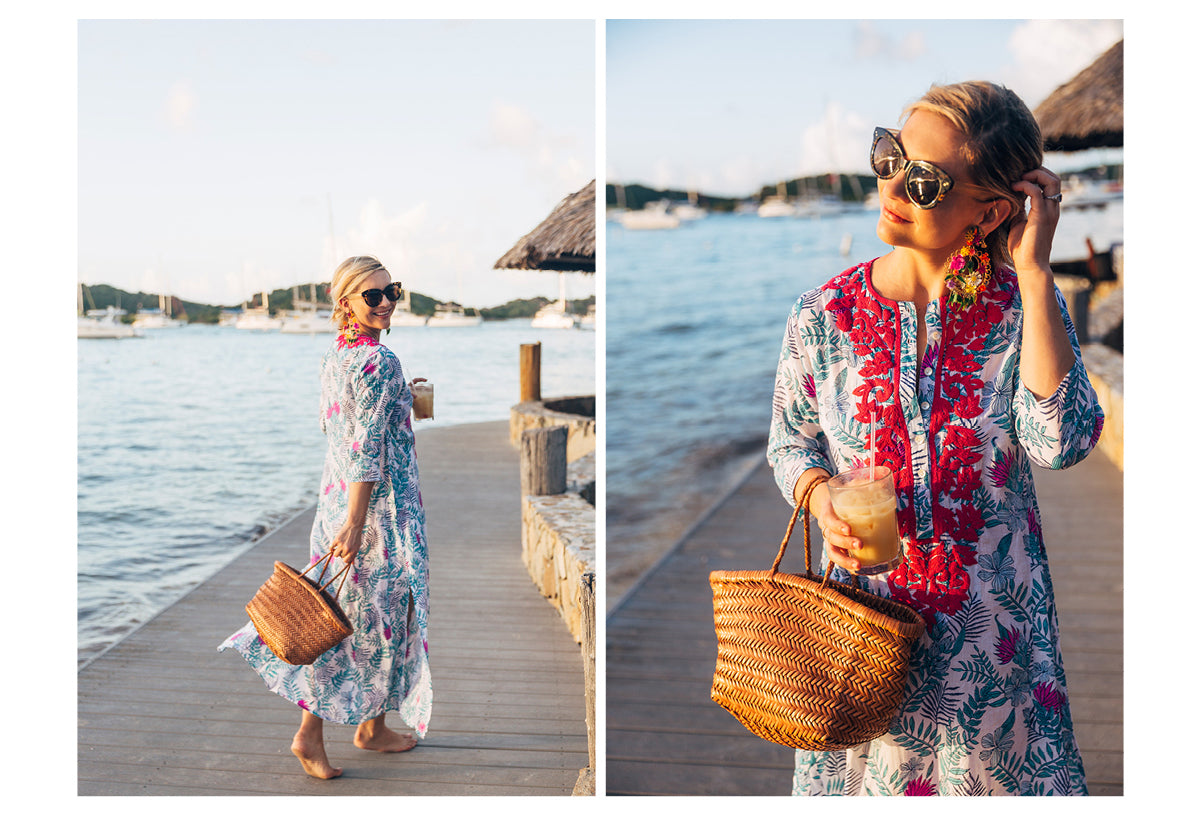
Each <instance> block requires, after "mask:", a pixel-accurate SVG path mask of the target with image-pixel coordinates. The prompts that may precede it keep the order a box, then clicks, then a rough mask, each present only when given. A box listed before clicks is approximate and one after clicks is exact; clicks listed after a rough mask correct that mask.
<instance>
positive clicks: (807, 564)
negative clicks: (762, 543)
mask: <svg viewBox="0 0 1200 813" xmlns="http://www.w3.org/2000/svg"><path fill="white" fill-rule="evenodd" d="M828 479H829V478H828V477H820V476H818V477H814V478H813V479H812V481H811V482H809V484H808V485H806V486H805V487H804V493H803V494H801V496H800V499H799V500H798V501H797V502H796V510H795V511H793V512H792V518H791V520H790V521H789V522H788V526H787V530H786V531H784V534H783V541H782V542H780V543H779V553H778V555H776V557H775V562H774V563H773V564H772V565H771V576H772V577H773V576H775V574H777V573H778V572H779V563H780V562H781V561H783V554H784V552H785V551H786V550H787V544H788V539H790V538H791V536H792V528H793V527H795V525H796V519H797V518H798V517H799V516H800V512H801V511H803V512H804V571H805V573H807V574H808V576H809V578H814V576H813V571H812V545H811V541H810V536H811V533H812V532H811V530H810V529H809V527H808V525H809V516H810V515H809V510H808V503H809V501H810V500H811V499H812V494H813V492H814V491H816V489H817V486H819V485H821V483H824V482H825V481H826V480H828ZM832 573H833V561H832V560H831V561H830V562H829V565H828V566H827V567H826V568H825V578H824V579H822V580H821V586H822V587H824V586H825V585H827V584H829V577H830V575H831V574H832ZM854 584H855V586H856V587H857V586H858V574H857V573H855V574H854Z"/></svg>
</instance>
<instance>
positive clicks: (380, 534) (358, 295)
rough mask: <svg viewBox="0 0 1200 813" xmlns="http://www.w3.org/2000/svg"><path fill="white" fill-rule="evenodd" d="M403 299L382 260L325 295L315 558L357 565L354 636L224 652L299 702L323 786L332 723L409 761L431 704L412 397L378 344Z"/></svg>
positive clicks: (362, 263)
mask: <svg viewBox="0 0 1200 813" xmlns="http://www.w3.org/2000/svg"><path fill="white" fill-rule="evenodd" d="M400 293H401V287H400V283H399V282H393V281H392V278H391V275H390V274H389V273H388V271H387V269H386V268H384V266H383V265H382V264H381V263H380V262H379V260H377V259H375V258H374V257H351V258H349V259H347V260H346V261H344V262H343V263H342V264H341V265H339V266H338V268H337V270H336V271H334V274H333V284H332V286H331V289H330V294H331V299H332V300H333V302H334V305H335V306H334V312H333V320H334V322H335V324H337V325H338V327H339V331H338V335H337V337H336V338H335V339H334V341H333V344H332V345H331V346H330V348H329V350H328V351H327V352H326V353H325V357H324V358H323V359H322V361H321V411H320V423H321V429H322V431H323V432H324V433H325V435H326V437H327V438H328V441H329V447H328V452H327V454H326V457H325V467H324V471H323V473H322V475H321V486H320V490H319V493H318V504H317V516H316V520H315V521H314V522H313V528H312V535H311V539H310V552H311V560H310V561H314V562H315V561H318V560H319V559H321V558H322V557H324V556H325V554H326V553H328V552H330V551H332V552H333V555H334V556H335V557H338V558H340V559H342V560H344V561H345V562H347V563H350V565H351V572H350V574H349V576H348V577H347V579H346V582H345V585H344V587H343V588H342V591H341V596H340V603H341V606H342V609H343V610H344V611H345V613H346V615H347V616H348V617H349V619H350V622H351V625H352V627H353V629H354V633H353V634H352V635H351V636H350V637H348V638H346V639H345V640H344V641H342V642H341V643H340V644H338V645H337V646H335V647H334V648H333V649H331V650H329V651H328V652H326V653H325V654H323V655H321V657H319V658H318V659H317V660H316V662H314V663H313V664H312V665H310V666H293V665H291V664H288V663H286V662H284V661H282V660H280V659H279V658H276V657H275V655H274V654H272V652H271V651H270V649H268V648H267V647H266V645H265V644H264V643H263V642H262V639H260V638H259V637H258V635H257V633H256V632H255V630H254V626H253V624H247V625H246V626H245V627H243V628H242V629H241V630H239V631H238V632H236V633H234V634H233V635H231V636H230V637H229V638H228V639H227V640H226V641H225V642H224V643H223V644H222V645H221V647H220V648H221V649H225V648H227V647H232V648H234V649H236V650H237V651H238V652H240V653H242V655H243V656H244V657H245V658H246V660H247V661H248V662H249V664H250V665H251V667H253V668H254V670H255V671H256V672H258V673H259V675H261V676H262V678H263V680H264V681H265V682H266V684H267V688H269V689H270V690H271V691H273V692H275V693H277V694H279V695H281V696H283V697H285V698H287V699H288V700H290V701H292V702H293V703H295V704H296V705H298V706H300V708H301V712H300V714H301V722H300V729H299V731H297V732H296V735H295V737H294V738H293V740H292V753H294V754H295V755H296V757H297V758H298V759H299V760H300V764H301V765H302V766H303V768H304V770H305V772H306V773H308V774H309V775H311V776H315V777H317V778H319V779H332V778H334V777H336V776H339V775H340V774H341V773H342V769H341V768H336V767H333V766H332V765H331V764H330V763H329V759H328V757H327V755H326V752H325V742H324V730H323V725H324V721H325V720H329V721H332V722H335V723H342V724H347V725H354V726H356V727H357V728H356V730H355V733H354V744H355V745H356V746H358V747H359V748H363V749H367V750H373V751H385V752H398V751H406V750H408V749H410V748H412V747H413V746H415V745H416V744H417V737H424V736H425V732H426V728H427V726H428V722H429V713H430V707H431V704H432V700H433V690H432V684H431V681H430V672H429V657H428V646H427V640H426V617H427V610H428V592H427V584H428V580H429V568H428V559H427V555H426V546H425V511H424V507H423V506H422V503H421V491H420V481H419V477H418V473H417V458H416V453H415V448H414V437H413V431H412V424H411V419H410V413H411V409H412V389H411V386H410V385H409V384H406V383H405V381H404V376H403V372H402V370H401V368H400V362H399V361H398V360H397V358H396V356H395V355H394V354H393V353H392V351H391V350H390V349H389V348H387V347H385V346H384V345H383V344H381V343H380V341H379V337H380V334H381V332H382V331H384V330H387V329H388V328H389V326H390V325H391V317H392V311H393V310H394V309H395V306H396V305H395V303H396V300H397V299H399V297H400ZM420 380H423V379H415V380H414V382H413V383H416V381H420ZM389 711H396V712H399V714H400V716H401V718H402V719H403V720H404V722H405V723H406V724H408V725H409V726H410V727H411V728H413V729H414V731H415V732H416V736H414V735H413V734H408V733H400V732H397V731H394V730H392V729H391V728H389V727H388V726H387V725H386V723H385V720H384V715H385V714H386V713H387V712H389Z"/></svg>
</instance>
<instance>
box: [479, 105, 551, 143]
mask: <svg viewBox="0 0 1200 813" xmlns="http://www.w3.org/2000/svg"><path fill="white" fill-rule="evenodd" d="M489 125H490V131H491V139H492V143H494V144H497V145H500V146H503V147H508V148H510V149H513V150H516V151H517V152H522V153H528V152H531V151H536V150H537V148H538V145H539V138H538V135H539V132H540V131H541V125H540V124H539V123H538V121H537V119H535V118H534V117H533V115H532V114H531V113H530V112H529V111H528V110H526V109H524V108H523V107H518V106H517V105H514V104H507V103H505V102H495V103H494V104H493V105H492V112H491V117H490V120H489Z"/></svg>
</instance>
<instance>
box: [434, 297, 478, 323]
mask: <svg viewBox="0 0 1200 813" xmlns="http://www.w3.org/2000/svg"><path fill="white" fill-rule="evenodd" d="M425 324H426V325H428V326H429V327H475V326H477V325H481V324H483V317H482V316H480V315H478V314H476V315H475V316H467V314H466V311H464V310H463V309H462V306H461V305H458V304H457V303H454V302H447V303H446V304H444V305H438V306H437V309H436V310H435V311H434V313H433V316H430V317H429V321H428V322H426V323H425Z"/></svg>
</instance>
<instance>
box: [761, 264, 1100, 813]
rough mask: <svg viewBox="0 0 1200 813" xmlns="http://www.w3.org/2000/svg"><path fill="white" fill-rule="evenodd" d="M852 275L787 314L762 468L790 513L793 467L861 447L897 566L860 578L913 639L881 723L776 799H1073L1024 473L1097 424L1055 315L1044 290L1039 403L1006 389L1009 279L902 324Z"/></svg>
mask: <svg viewBox="0 0 1200 813" xmlns="http://www.w3.org/2000/svg"><path fill="white" fill-rule="evenodd" d="M871 267H872V263H869V262H868V263H864V264H862V265H859V266H856V267H854V268H851V269H848V270H847V271H845V272H843V273H842V274H840V275H838V276H837V277H835V278H834V279H833V280H831V281H830V282H828V283H827V284H826V285H824V286H823V287H821V288H818V289H816V290H813V291H810V292H808V293H806V294H804V295H803V296H802V297H801V298H800V299H799V301H798V302H797V303H796V305H795V306H794V308H793V310H792V313H791V315H790V317H789V319H788V323H787V331H786V334H785V337H784V342H783V349H782V352H781V354H780V360H779V369H778V374H777V377H776V383H775V398H774V404H773V410H772V422H771V432H770V441H769V448H768V458H769V460H770V463H771V465H772V467H773V469H774V472H775V477H776V481H777V482H778V484H779V487H780V489H781V490H782V491H783V494H784V495H785V497H786V498H787V499H788V501H789V502H793V501H794V497H793V487H794V485H795V483H796V481H797V479H798V478H799V477H800V475H801V473H802V472H804V471H805V470H806V469H808V468H811V467H814V466H815V467H820V468H824V469H826V470H827V471H829V472H831V473H839V472H843V471H846V470H847V469H850V468H854V467H858V466H863V465H869V461H870V458H871V447H872V445H874V447H875V449H874V452H875V460H876V463H877V464H880V465H886V466H888V467H889V468H890V469H891V470H892V471H893V472H896V494H897V518H898V522H899V526H900V534H901V536H902V537H904V540H905V556H904V558H903V560H902V562H901V564H900V565H899V566H898V567H897V568H896V569H895V570H893V571H892V572H891V573H884V574H880V575H877V576H862V577H860V579H861V582H862V586H863V587H865V588H866V589H868V590H870V591H872V592H874V593H876V594H878V595H884V596H888V597H890V598H893V599H895V600H897V601H900V602H903V603H905V604H908V605H909V606H912V607H913V608H915V609H916V610H917V611H918V612H919V613H921V615H922V616H923V617H924V619H925V624H926V632H925V634H924V635H923V636H922V637H921V639H920V640H919V641H918V643H917V644H916V645H915V646H914V648H913V655H912V665H911V670H910V674H909V679H908V685H907V688H906V692H905V696H904V701H903V704H902V707H901V711H900V714H899V716H898V718H897V720H896V722H895V724H894V725H893V727H892V729H891V731H890V732H889V733H888V734H886V735H884V736H883V737H880V738H878V739H876V740H874V741H872V742H870V743H867V744H865V745H862V746H859V747H857V748H852V749H849V750H845V751H834V752H828V753H823V752H810V751H797V752H796V770H795V776H794V779H793V793H794V794H797V795H827V794H828V795H993V794H994V795H1009V794H1025V795H1051V794H1071V795H1083V794H1086V793H1087V786H1086V784H1085V780H1084V774H1083V764H1082V761H1081V758H1080V755H1079V750H1078V748H1077V746H1076V742H1075V735H1074V732H1073V729H1072V725H1071V712H1070V707H1069V705H1068V703H1067V685H1066V678H1065V675H1064V673H1063V666H1062V654H1061V651H1060V648H1059V640H1058V619H1057V615H1056V612H1055V608H1054V592H1053V588H1052V586H1051V582H1050V572H1049V570H1048V568H1047V562H1046V551H1045V548H1044V547H1043V544H1042V528H1041V520H1040V517H1039V513H1038V506H1037V500H1036V497H1035V495H1034V486H1033V477H1032V470H1031V467H1030V463H1031V461H1032V462H1033V463H1036V464H1037V465H1039V466H1043V467H1047V468H1052V469H1058V468H1064V467H1067V466H1070V465H1073V464H1074V463H1077V462H1079V461H1080V460H1082V459H1083V458H1084V457H1085V456H1086V455H1087V454H1088V452H1089V451H1091V449H1092V448H1093V447H1094V446H1095V445H1096V442H1097V441H1098V440H1099V436H1100V430H1101V427H1102V426H1103V420H1104V416H1103V413H1102V412H1101V410H1100V407H1099V405H1098V404H1097V400H1096V395H1095V392H1094V391H1093V389H1092V387H1091V384H1090V383H1089V382H1088V379H1087V374H1086V372H1085V370H1084V367H1083V363H1082V361H1081V360H1080V358H1079V346H1078V342H1077V340H1076V337H1075V332H1074V328H1073V327H1072V326H1071V323H1070V320H1069V318H1067V316H1066V308H1065V304H1064V303H1063V301H1062V298H1061V295H1060V296H1059V307H1060V309H1061V310H1062V311H1063V317H1064V320H1065V321H1066V324H1067V331H1068V334H1069V335H1070V338H1071V343H1072V345H1073V347H1074V349H1075V356H1076V360H1075V365H1074V367H1073V368H1072V369H1071V371H1070V372H1069V373H1068V374H1067V375H1066V377H1065V378H1064V379H1063V381H1062V382H1061V384H1060V385H1059V387H1058V390H1057V391H1056V392H1055V393H1054V394H1053V395H1051V396H1050V397H1049V398H1047V399H1046V400H1039V399H1037V398H1036V397H1035V396H1034V395H1033V394H1032V393H1030V392H1029V391H1028V390H1027V389H1025V387H1024V385H1023V384H1022V383H1021V381H1020V370H1019V362H1020V352H1021V304H1020V293H1019V290H1018V287H1017V281H1016V276H1015V274H1014V273H1013V272H1012V271H1011V270H1009V269H1000V270H999V271H998V273H997V274H996V275H995V278H994V279H993V280H992V281H991V283H990V284H989V286H988V287H987V289H986V290H985V291H984V292H983V293H982V294H981V296H980V298H979V301H978V302H976V303H975V304H974V305H972V306H971V307H969V308H967V309H966V310H962V311H958V310H954V309H951V308H949V307H948V306H947V304H946V303H945V302H944V301H942V300H938V301H935V302H932V303H930V305H929V307H928V308H927V310H926V312H925V313H924V314H918V313H917V311H916V307H915V305H914V304H913V303H911V302H894V301H892V300H889V299H885V298H884V297H882V296H881V295H880V294H879V293H878V292H876V291H875V289H874V287H873V286H872V285H871V281H870V271H871ZM918 318H923V319H924V320H925V324H926V330H927V334H926V335H927V343H926V351H925V353H924V357H923V358H922V359H921V360H920V363H919V364H918V360H917V357H916V355H917V349H916V347H917V323H916V319H918ZM873 418H874V421H875V423H876V431H875V437H874V441H873V442H872V439H871V437H870V435H871V428H870V427H871V425H872V419H873ZM834 573H835V578H838V579H840V580H841V581H849V580H850V575H849V574H848V573H847V572H845V571H843V570H842V569H841V568H835V570H834Z"/></svg>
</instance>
